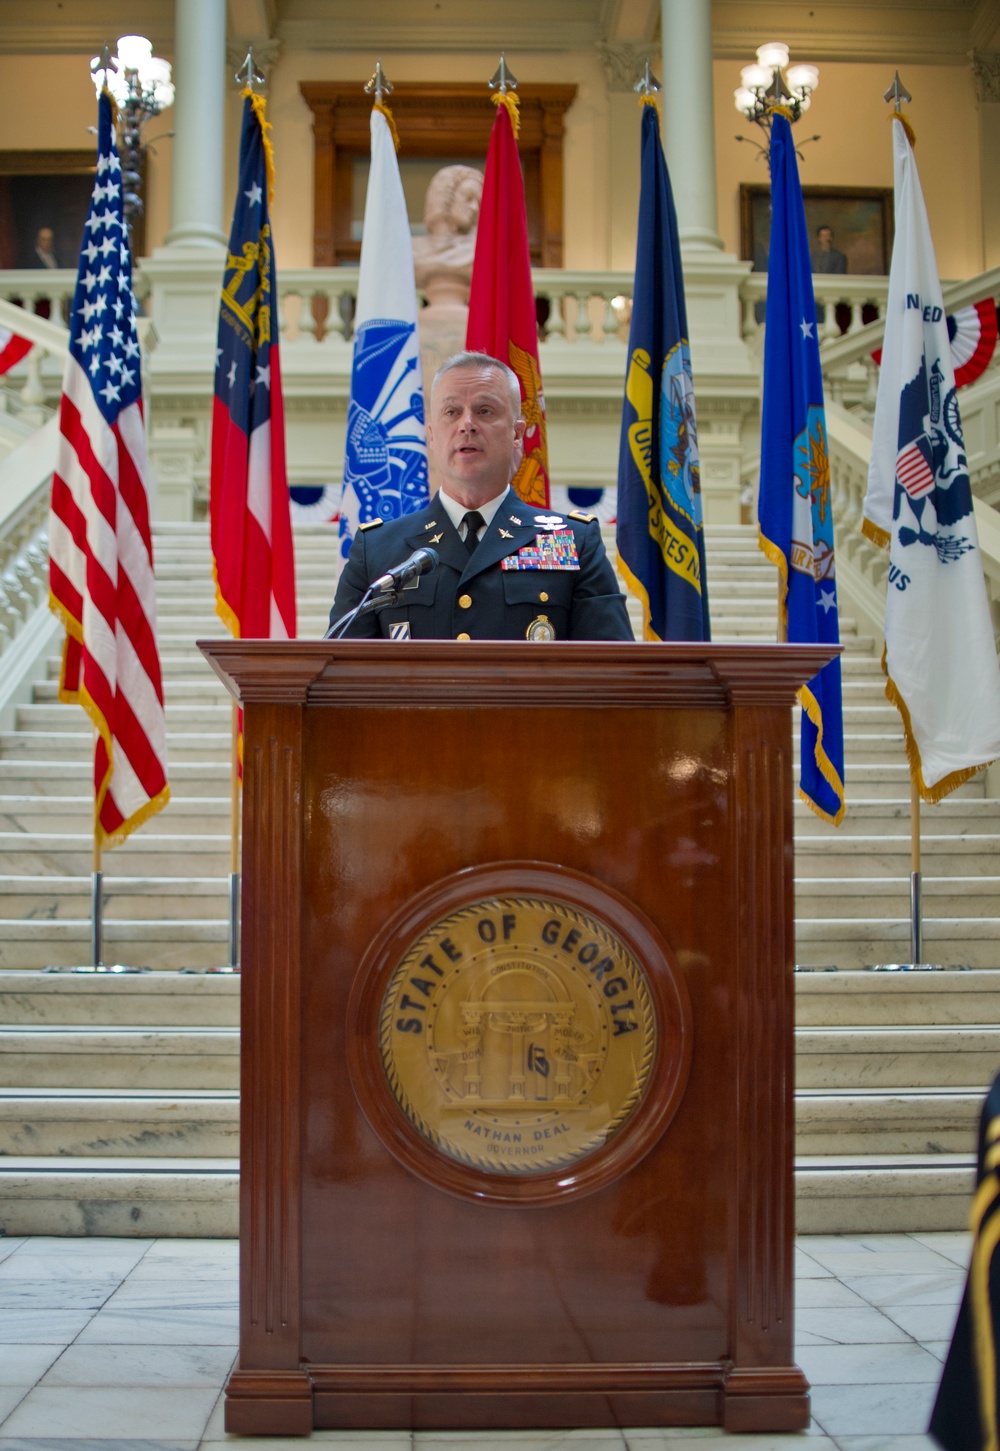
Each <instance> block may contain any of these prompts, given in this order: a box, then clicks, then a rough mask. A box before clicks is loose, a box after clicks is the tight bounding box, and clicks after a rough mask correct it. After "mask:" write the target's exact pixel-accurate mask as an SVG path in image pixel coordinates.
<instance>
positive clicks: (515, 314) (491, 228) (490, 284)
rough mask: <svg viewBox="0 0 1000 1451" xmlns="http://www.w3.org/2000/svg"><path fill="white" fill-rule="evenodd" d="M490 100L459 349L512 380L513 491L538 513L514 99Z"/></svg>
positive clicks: (530, 311)
mask: <svg viewBox="0 0 1000 1451" xmlns="http://www.w3.org/2000/svg"><path fill="white" fill-rule="evenodd" d="M493 102H494V105H495V106H496V108H497V113H496V117H495V119H494V121H493V130H492V131H491V132H490V146H489V150H488V152H487V153H486V175H485V177H484V178H483V199H482V202H481V203H480V207H479V226H478V228H477V230H476V255H475V257H474V258H473V262H472V285H471V287H470V289H469V322H468V326H467V328H466V332H465V346H466V347H467V348H469V349H471V350H472V351H473V352H477V353H489V355H490V357H492V358H499V359H500V361H501V362H502V363H506V364H507V366H508V367H509V368H513V370H514V372H515V373H516V374H517V377H518V382H519V383H520V384H521V414H522V416H523V418H524V420H525V422H526V423H527V425H528V426H527V429H526V430H525V434H524V457H523V459H522V460H521V464H520V467H519V468H518V471H517V473H516V474H515V475H514V478H513V486H514V489H515V491H516V492H517V493H518V494H520V496H521V498H522V499H523V500H524V502H525V503H526V504H532V505H534V507H535V508H536V509H544V508H548V504H549V449H548V443H547V442H546V433H545V395H544V394H543V392H542V374H541V371H540V369H539V366H538V322H537V319H536V316H535V293H534V290H533V288H532V285H531V254H530V253H529V251H528V221H527V216H526V214H525V210H524V178H523V177H522V175H521V159H520V157H519V156H518V154H517V129H516V128H517V123H518V111H517V97H516V95H515V94H514V93H513V91H507V92H504V93H500V92H497V93H496V94H495V95H494V96H493Z"/></svg>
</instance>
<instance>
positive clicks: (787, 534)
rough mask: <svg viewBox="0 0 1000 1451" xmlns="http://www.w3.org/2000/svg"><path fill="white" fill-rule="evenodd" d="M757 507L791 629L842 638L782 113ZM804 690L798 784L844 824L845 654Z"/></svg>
mask: <svg viewBox="0 0 1000 1451" xmlns="http://www.w3.org/2000/svg"><path fill="white" fill-rule="evenodd" d="M757 513H758V518H759V521H760V539H759V542H760V547H761V549H763V551H764V553H765V554H766V555H767V557H768V559H770V560H771V562H772V564H775V565H776V566H777V568H778V571H779V574H780V576H781V585H780V601H781V611H782V615H783V618H784V619H785V620H786V622H787V627H788V628H787V638H788V639H789V640H790V641H794V642H796V643H797V644H831V645H835V644H837V643H838V642H839V639H840V630H839V625H838V621H837V581H836V576H835V571H834V561H833V517H832V514H831V511H830V460H829V455H828V452H827V435H826V414H825V412H824V409H823V376H822V373H821V371H820V365H819V343H818V341H817V338H816V306H815V303H814V300H813V289H812V271H811V266H810V261H809V238H808V234H807V232H806V218H805V209H804V207H803V205H802V188H801V186H800V185H799V170H798V166H797V165H796V161H795V143H794V142H793V140H792V129H791V126H790V125H789V123H788V121H787V120H786V118H785V117H784V116H782V115H781V114H780V113H776V114H775V115H774V117H773V122H772V127H771V247H770V252H769V254H768V271H767V326H766V330H765V334H764V397H763V401H762V404H761V449H760V497H759V499H758V505H757ZM798 696H799V703H800V704H801V706H802V733H801V751H800V757H801V759H800V763H799V793H800V795H801V796H802V799H803V800H804V801H805V802H806V803H807V804H808V805H809V806H811V807H812V809H813V810H814V811H815V812H816V814H817V815H818V816H821V817H823V818H824V819H825V820H827V821H832V822H833V823H834V824H835V825H839V823H840V821H841V820H842V818H843V815H844V724H843V713H842V709H841V692H840V659H839V657H838V658H837V659H836V660H831V661H830V663H829V664H828V665H824V667H823V669H822V670H821V671H820V672H819V674H818V675H815V676H813V678H812V680H810V681H809V683H808V685H805V686H803V687H802V688H801V689H800V690H799V692H798Z"/></svg>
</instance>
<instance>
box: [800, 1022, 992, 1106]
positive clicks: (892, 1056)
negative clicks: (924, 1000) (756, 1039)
mask: <svg viewBox="0 0 1000 1451" xmlns="http://www.w3.org/2000/svg"><path fill="white" fill-rule="evenodd" d="M998 1063H1000V1027H997V1026H994V1025H985V1024H972V1025H967V1026H959V1025H954V1026H950V1027H939V1026H934V1027H914V1026H905V1027H883V1026H872V1027H857V1026H855V1025H851V1026H848V1027H830V1026H828V1025H824V1026H822V1027H814V1028H813V1027H804V1028H797V1029H796V1032H795V1085H796V1090H797V1091H802V1090H804V1089H817V1088H842V1089H859V1088H865V1089H868V1088H881V1089H886V1088H902V1089H911V1088H964V1089H968V1090H970V1091H971V1092H974V1093H977V1094H978V1095H979V1097H980V1100H982V1098H984V1097H985V1095H986V1091H987V1089H988V1088H989V1086H990V1084H991V1083H992V1081H993V1078H994V1076H995V1074H996V1071H997V1064H998Z"/></svg>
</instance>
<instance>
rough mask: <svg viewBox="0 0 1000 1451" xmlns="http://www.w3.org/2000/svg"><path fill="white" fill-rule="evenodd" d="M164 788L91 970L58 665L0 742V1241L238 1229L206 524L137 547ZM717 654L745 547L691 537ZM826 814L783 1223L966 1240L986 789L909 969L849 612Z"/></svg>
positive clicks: (902, 866)
mask: <svg viewBox="0 0 1000 1451" xmlns="http://www.w3.org/2000/svg"><path fill="white" fill-rule="evenodd" d="M155 544H156V560H157V581H158V596H159V609H160V648H161V659H162V663H163V669H164V678H165V692H166V699H167V725H168V745H169V750H170V761H171V782H172V789H173V792H174V796H173V800H172V801H171V803H170V805H169V807H168V808H167V809H166V810H165V811H164V812H162V813H160V814H159V815H158V816H157V817H156V818H154V820H153V821H152V822H150V823H149V824H148V825H147V826H146V827H144V828H143V829H142V830H141V831H140V832H138V833H136V834H135V836H133V837H132V838H131V839H130V841H129V842H128V843H126V844H125V845H124V846H123V847H120V848H118V849H116V850H115V851H114V852H113V853H109V854H108V856H107V857H106V860H105V871H106V878H105V884H106V907H105V913H106V954H105V955H106V959H107V960H108V961H113V962H119V963H123V964H126V965H128V966H129V967H132V968H135V967H145V968H147V969H150V970H149V971H146V972H141V973H129V974H122V975H102V976H95V975H92V974H86V973H71V972H69V971H59V970H55V971H52V970H50V971H48V972H46V971H45V970H44V969H46V968H49V969H68V968H70V967H72V966H74V965H77V964H79V963H81V962H83V961H85V959H86V958H87V956H88V955H89V931H90V928H89V890H90V885H89V872H90V851H91V847H90V828H89V823H90V812H91V804H90V795H89V758H90V733H89V729H88V728H87V726H86V723H85V720H84V717H83V714H82V712H81V711H79V710H77V709H75V708H70V707H65V706H61V705H59V704H58V701H57V694H56V679H57V674H58V668H57V662H55V661H53V662H52V665H51V668H50V678H49V680H47V681H43V682H42V683H40V684H39V685H38V686H37V687H36V688H35V693H34V699H33V701H32V703H31V704H30V705H26V706H24V707H23V708H22V709H21V711H20V713H19V717H18V721H17V728H16V729H15V730H13V731H11V732H8V733H6V734H2V735H0V1025H2V1026H0V1225H5V1226H6V1228H7V1230H8V1232H10V1233H18V1232H35V1233H77V1234H78V1233H102V1234H112V1235H118V1234H135V1233H142V1234H180V1235H183V1234H193V1233H197V1234H209V1235H211V1234H215V1235H226V1234H232V1233H235V1229H236V1196H235V1190H236V1154H237V1141H238V1102H237V1097H238V1092H237V1091H238V1015H239V980H238V978H236V977H233V976H227V975H224V974H223V975H212V974H206V973H205V971H204V969H207V968H211V967H219V966H221V965H222V964H223V963H224V962H225V960H226V920H225V919H226V873H227V872H228V860H229V845H228V810H229V802H228V780H229V774H228V772H229V768H228V760H229V749H230V734H229V733H230V708H229V699H228V697H227V696H226V694H225V692H224V691H223V689H222V687H221V685H219V683H218V681H217V680H216V678H215V676H214V675H213V674H212V672H211V671H210V669H209V667H208V666H207V664H206V663H205V662H204V660H203V658H202V657H201V655H200V654H199V653H198V652H197V650H196V649H195V648H194V644H193V642H194V639H195V638H196V637H203V636H206V635H213V634H214V635H220V634H222V633H223V629H222V626H221V624H219V622H218V621H217V620H216V618H215V616H214V613H213V597H212V585H211V570H210V563H209V551H208V541H207V535H206V531H205V529H204V528H203V527H198V526H185V525H174V526H169V525H168V526H160V527H159V528H158V529H157V534H156V541H155ZM296 550H297V568H298V581H299V612H300V614H299V627H300V633H301V634H302V635H305V636H308V635H313V636H316V635H319V634H320V633H321V632H322V628H323V625H324V623H325V618H326V611H327V609H328V607H329V602H330V598H331V596H332V589H333V578H334V573H335V558H336V540H335V537H334V535H333V533H332V531H329V530H328V529H325V528H305V529H299V530H297V532H296ZM709 578H710V581H711V587H712V614H713V632H714V635H715V638H716V639H717V640H733V639H742V640H756V639H760V640H768V639H773V638H774V619H775V586H774V577H773V571H772V570H771V568H770V566H769V565H767V564H766V562H765V561H764V560H763V557H762V556H761V555H760V554H759V553H758V551H757V549H756V544H755V539H754V535H753V532H752V531H750V530H745V529H744V530H741V529H738V528H729V529H715V530H710V531H709ZM841 628H842V635H843V638H844V642H845V647H846V651H845V664H844V681H845V685H844V701H845V733H846V749H847V777H848V801H849V808H848V815H847V818H846V820H845V822H844V824H843V826H842V827H841V828H840V829H839V830H834V829H833V828H831V827H830V826H828V825H827V824H825V823H823V822H820V821H819V820H818V819H817V818H816V817H815V816H814V815H813V814H812V813H811V812H810V811H809V810H808V809H807V808H806V807H805V806H803V805H801V804H797V805H796V808H795V811H796V818H795V827H796V915H797V956H798V961H799V964H800V971H799V972H798V974H797V976H796V990H797V1005H798V1024H799V1026H798V1034H797V1065H798V1066H797V1073H798V1092H797V1151H798V1168H797V1177H796V1188H797V1198H798V1211H799V1227H800V1229H801V1230H803V1231H819V1232H829V1231H833V1230H854V1231H865V1230H869V1231H871V1230H877V1229H880V1228H895V1229H899V1230H902V1229H912V1230H931V1229H944V1228H955V1227H961V1226H963V1225H964V1223H965V1220H966V1215H967V1205H968V1193H969V1189H970V1186H971V1164H972V1148H973V1141H974V1126H975V1120H976V1115H977V1112H978V1105H979V1102H980V1100H981V1097H982V1094H983V1092H984V1090H985V1088H986V1086H987V1085H988V1083H989V1081H990V1080H991V1078H992V1076H993V1073H994V1072H995V1071H996V1069H997V1067H998V1066H1000V1027H998V1026H997V1025H998V1024H1000V974H996V973H995V969H996V968H997V967H998V966H1000V961H998V951H997V947H996V945H995V944H996V942H997V938H998V931H997V929H998V926H1000V922H998V918H1000V892H998V890H997V888H998V884H1000V821H998V812H1000V802H997V801H995V800H989V799H987V798H986V797H985V795H984V785H983V782H982V780H981V779H980V780H976V781H973V782H970V783H968V784H967V785H966V786H964V787H963V788H962V789H961V791H960V792H957V793H955V795H954V796H953V797H951V798H949V799H948V800H947V801H946V802H944V803H942V804H941V805H940V806H938V807H934V808H929V809H926V810H925V812H924V822H923V854H924V871H925V883H924V890H925V956H927V957H928V958H929V959H931V960H933V961H936V962H940V963H941V964H943V965H944V966H945V967H946V968H949V969H951V970H950V971H946V972H941V973H919V974H893V973H872V972H869V971H866V970H865V969H866V968H867V967H868V966H870V965H871V964H872V963H886V962H894V961H897V962H898V961H901V960H905V959H906V958H907V957H908V955H909V909H908V881H909V878H908V873H909V777H908V773H907V768H906V763H905V758H904V755H903V750H902V742H901V733H900V729H899V722H898V717H897V715H896V712H895V710H894V709H893V708H892V707H890V706H889V705H888V703H887V702H886V701H885V698H884V695H883V691H882V683H881V681H882V678H881V671H880V668H879V665H878V662H877V660H876V659H875V658H874V655H873V642H872V641H871V639H868V638H865V637H864V636H863V635H862V634H860V633H859V631H858V628H857V626H856V624H855V623H854V622H853V621H852V620H851V619H850V618H849V617H848V616H847V615H846V612H845V616H844V617H842V620H841Z"/></svg>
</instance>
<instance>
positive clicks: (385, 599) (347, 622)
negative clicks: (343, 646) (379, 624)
mask: <svg viewBox="0 0 1000 1451" xmlns="http://www.w3.org/2000/svg"><path fill="white" fill-rule="evenodd" d="M374 588H375V586H374V585H369V586H368V588H367V589H366V590H365V592H364V594H363V595H362V596H361V599H360V601H359V603H358V604H356V605H355V606H354V608H353V610H348V611H347V614H346V615H341V617H340V619H339V620H334V622H333V624H332V625H331V626H330V628H329V629H328V630H327V632H326V634H325V635H324V636H323V639H324V640H342V639H343V637H344V633H345V631H346V630H347V629H348V628H349V627H350V626H351V625H353V623H354V621H355V620H360V619H361V617H362V616H363V615H372V614H374V613H375V612H376V610H384V609H385V607H386V605H394V604H395V603H396V601H397V600H398V599H399V590H398V589H392V588H389V589H384V590H381V591H380V592H379V594H377V595H374V594H373V591H374Z"/></svg>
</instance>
